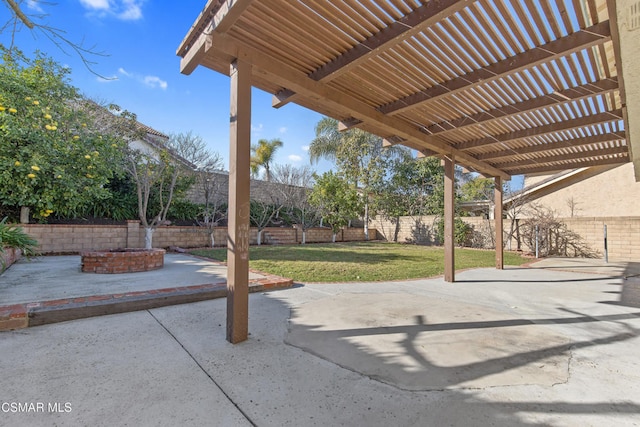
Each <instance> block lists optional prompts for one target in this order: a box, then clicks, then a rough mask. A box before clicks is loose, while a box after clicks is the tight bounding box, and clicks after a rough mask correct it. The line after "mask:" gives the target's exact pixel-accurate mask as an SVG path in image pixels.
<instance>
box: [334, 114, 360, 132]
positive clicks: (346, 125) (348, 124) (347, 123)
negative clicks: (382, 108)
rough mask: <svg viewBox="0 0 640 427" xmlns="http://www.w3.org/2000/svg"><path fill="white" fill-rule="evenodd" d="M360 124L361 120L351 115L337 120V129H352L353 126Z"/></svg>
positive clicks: (342, 130)
mask: <svg viewBox="0 0 640 427" xmlns="http://www.w3.org/2000/svg"><path fill="white" fill-rule="evenodd" d="M361 124H362V120H358V119H355V118H353V117H351V118H349V119H344V120H340V121H339V122H338V131H339V132H345V131H347V130H349V129H353V128H355V127H358V125H361Z"/></svg>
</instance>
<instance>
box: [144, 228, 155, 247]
mask: <svg viewBox="0 0 640 427" xmlns="http://www.w3.org/2000/svg"><path fill="white" fill-rule="evenodd" d="M154 231H155V230H154V229H153V228H151V227H145V229H144V248H145V249H151V248H153V245H152V243H153V232H154Z"/></svg>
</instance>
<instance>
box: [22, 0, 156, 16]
mask: <svg viewBox="0 0 640 427" xmlns="http://www.w3.org/2000/svg"><path fill="white" fill-rule="evenodd" d="M31 1H33V0H31ZM79 1H80V4H81V5H82V6H83V7H84V8H85V9H87V10H88V11H89V14H90V15H93V16H98V17H99V18H104V17H105V16H112V17H115V18H116V19H120V20H122V21H137V20H139V19H142V18H143V15H142V5H143V3H144V2H145V1H146V0H79Z"/></svg>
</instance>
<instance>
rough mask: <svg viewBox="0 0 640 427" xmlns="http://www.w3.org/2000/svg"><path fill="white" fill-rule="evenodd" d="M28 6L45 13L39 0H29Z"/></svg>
mask: <svg viewBox="0 0 640 427" xmlns="http://www.w3.org/2000/svg"><path fill="white" fill-rule="evenodd" d="M27 7H28V8H29V9H31V10H35V11H36V12H39V13H44V10H43V9H42V8H41V7H40V5H39V4H38V0H27Z"/></svg>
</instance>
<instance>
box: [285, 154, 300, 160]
mask: <svg viewBox="0 0 640 427" xmlns="http://www.w3.org/2000/svg"><path fill="white" fill-rule="evenodd" d="M288 158H289V160H291V161H292V162H299V161H301V160H302V157H300V156H298V155H297V154H289V157H288Z"/></svg>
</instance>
